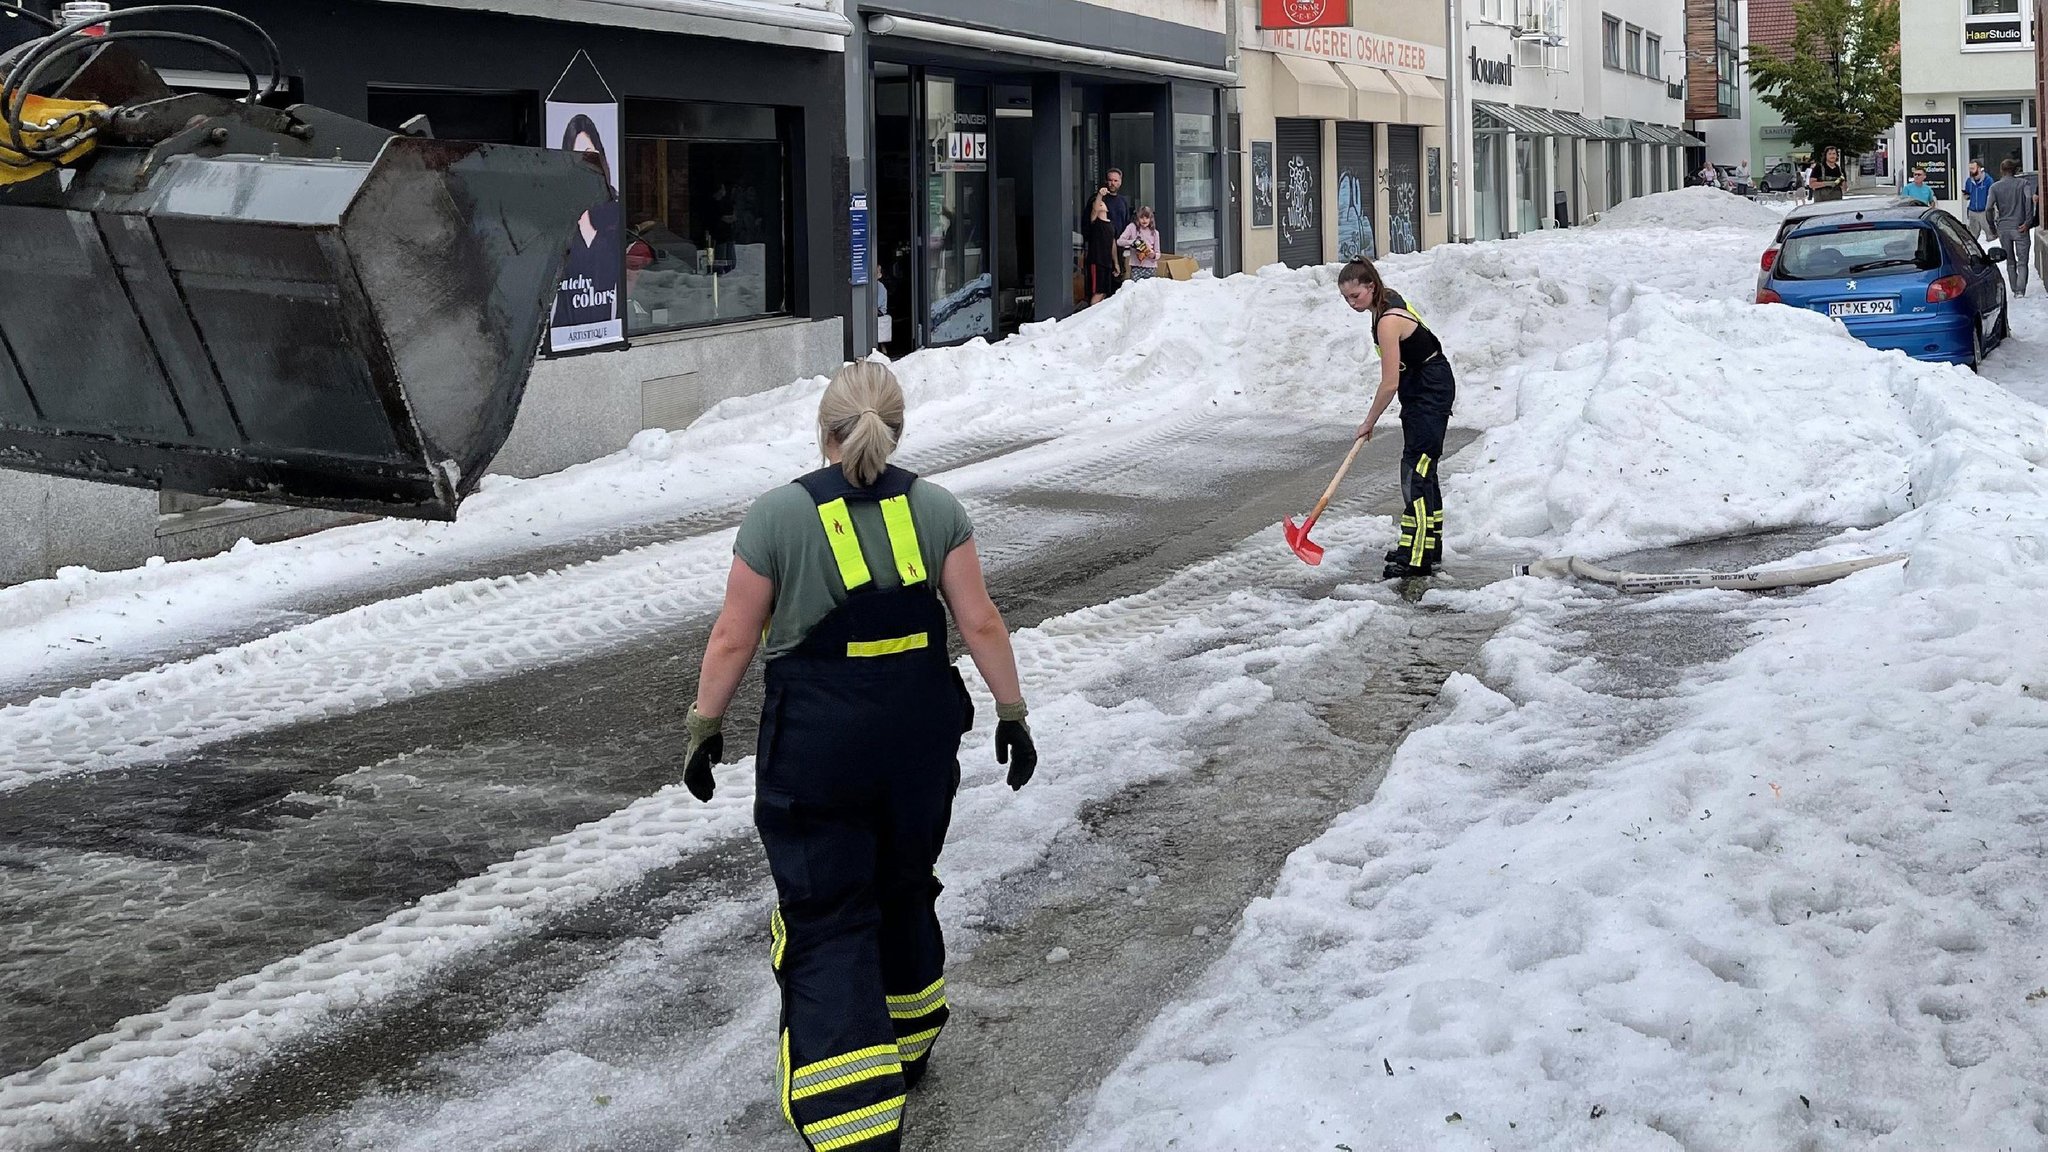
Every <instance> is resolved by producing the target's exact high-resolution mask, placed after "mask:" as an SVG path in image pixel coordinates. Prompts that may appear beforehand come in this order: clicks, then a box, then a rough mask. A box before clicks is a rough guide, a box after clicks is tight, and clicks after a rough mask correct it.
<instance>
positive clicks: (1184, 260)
mask: <svg viewBox="0 0 2048 1152" xmlns="http://www.w3.org/2000/svg"><path fill="white" fill-rule="evenodd" d="M1200 267H1201V266H1200V265H1199V264H1196V263H1195V258H1194V257H1193V256H1175V255H1173V254H1172V253H1170V252H1162V253H1160V254H1159V275H1161V276H1162V277H1165V278H1166V279H1168V280H1193V279H1194V278H1195V272H1196V270H1197V269H1199V268H1200Z"/></svg>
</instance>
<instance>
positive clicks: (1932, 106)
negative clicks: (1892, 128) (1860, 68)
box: [1896, 0, 2042, 214]
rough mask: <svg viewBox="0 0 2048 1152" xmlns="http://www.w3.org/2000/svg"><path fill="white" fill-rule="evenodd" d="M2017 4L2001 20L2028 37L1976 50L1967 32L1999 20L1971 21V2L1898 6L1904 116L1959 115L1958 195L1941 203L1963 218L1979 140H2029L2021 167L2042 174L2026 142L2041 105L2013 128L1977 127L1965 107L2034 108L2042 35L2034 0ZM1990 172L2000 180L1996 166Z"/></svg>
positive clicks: (1913, 0) (1983, 122)
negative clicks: (1965, 185) (1963, 194)
mask: <svg viewBox="0 0 2048 1152" xmlns="http://www.w3.org/2000/svg"><path fill="white" fill-rule="evenodd" d="M2011 6H2012V7H2013V8H2015V9H2017V11H2015V12H2014V13H2012V14H2011V15H2009V16H2005V17H2003V18H2002V19H2005V20H2013V21H2018V22H2019V23H2020V26H2021V32H2022V39H2021V40H2020V41H2019V42H2018V43H2003V44H1982V45H1973V46H1966V45H1965V43H1964V40H1965V36H1966V30H1967V29H1972V28H1975V29H1979V30H1989V29H1991V28H1992V27H1994V26H1995V25H1996V23H1997V22H1998V21H1999V20H2000V19H2001V17H1999V16H1996V15H1985V16H1978V17H1976V18H1974V19H1970V18H1966V14H1967V13H1969V12H1970V11H1971V9H1972V4H1971V0H1904V2H1903V3H1901V4H1900V6H1899V40H1900V48H1901V59H1900V83H1901V87H1902V89H1903V94H1904V103H1905V114H1906V115H1907V116H1908V117H1918V116H1942V117H1954V118H1955V125H1956V155H1955V168H1956V178H1955V182H1954V184H1953V187H1954V188H1955V189H1956V191H1957V192H1958V198H1954V199H1950V200H1946V201H1943V206H1944V207H1946V208H1948V209H1949V210H1951V211H1954V212H1957V213H1958V214H1960V213H1961V211H1962V208H1963V202H1962V200H1961V199H1960V198H1959V195H1960V191H1961V185H1962V179H1963V177H1964V176H1965V175H1966V174H1967V173H1968V171H1969V160H1970V154H1971V145H1972V143H1973V142H1975V143H1978V144H1980V145H1983V144H1988V143H1989V142H1990V141H1993V140H2000V141H2002V140H2007V139H2019V140H2021V141H2022V142H2023V143H2022V146H2021V157H2022V160H2023V162H2027V163H2030V164H2031V165H2032V166H2033V167H2035V168H2036V169H2037V170H2038V168H2039V166H2040V163H2041V157H2040V156H2039V155H2038V154H2036V149H2035V147H2034V146H2033V144H2032V142H2031V141H2030V140H2028V139H2027V138H2029V137H2031V136H2033V134H2034V131H2035V129H2034V125H2035V124H2038V123H2039V117H2040V116H2041V109H2040V108H2039V107H2032V117H2033V118H2032V119H2029V120H2027V121H2026V122H2025V123H2024V124H2023V125H2016V126H2012V127H2009V128H2008V127H1994V126H1993V124H1992V122H1991V121H1990V120H1989V119H1988V118H1983V117H1979V118H1977V119H1975V121H1974V122H1973V120H1972V118H1971V117H1970V116H1969V112H1970V109H1969V108H1968V107H1967V105H1970V104H1975V103H2001V104H2002V103H2007V102H2011V101H2021V102H2023V106H2032V105H2034V104H2035V101H2034V100H2033V97H2034V52H2035V50H2036V45H2038V44H2039V42H2040V39H2041V31H2042V30H2041V29H2038V28H2035V27H2034V20H2033V13H2032V12H2031V11H2030V9H2031V8H2032V4H2031V3H2028V2H2027V0H2018V2H2016V3H2013V4H2012V5H2011ZM1896 155H1898V156H1899V162H1900V165H1901V166H1903V165H1904V164H1905V163H1906V162H1907V157H1906V156H1905V155H1904V154H1903V153H1897V154H1896ZM1992 175H1993V176H1996V175H1997V169H1996V167H1995V165H1994V167H1993V169H1992Z"/></svg>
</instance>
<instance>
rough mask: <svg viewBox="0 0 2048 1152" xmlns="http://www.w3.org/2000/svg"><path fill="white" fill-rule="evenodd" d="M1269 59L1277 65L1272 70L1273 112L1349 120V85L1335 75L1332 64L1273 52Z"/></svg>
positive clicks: (1282, 114)
mask: <svg viewBox="0 0 2048 1152" xmlns="http://www.w3.org/2000/svg"><path fill="white" fill-rule="evenodd" d="M1273 60H1274V62H1276V63H1278V64H1279V65H1280V67H1279V69H1278V70H1276V71H1275V72H1274V73H1273V111H1274V113H1275V114H1276V115H1280V116H1305V117H1308V118H1311V119H1316V120H1349V119H1351V85H1349V84H1346V83H1345V82H1344V78H1343V77H1342V76H1339V75H1338V74H1337V67H1336V65H1334V64H1331V63H1330V62H1329V61H1327V60H1311V59H1309V58H1308V57H1306V56H1286V55H1276V56H1274V57H1273Z"/></svg>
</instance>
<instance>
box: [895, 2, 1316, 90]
mask: <svg viewBox="0 0 2048 1152" xmlns="http://www.w3.org/2000/svg"><path fill="white" fill-rule="evenodd" d="M868 32H869V34H871V35H875V36H899V37H902V38H904V39H908V40H924V41H927V42H930V43H933V44H950V45H952V46H954V47H956V48H973V49H976V50H978V51H982V52H994V53H1000V54H1003V55H1007V56H1018V57H1022V58H1024V59H1035V60H1054V61H1058V62H1060V63H1065V64H1079V65H1081V66H1083V67H1088V68H1101V69H1105V70H1107V71H1113V72H1138V73H1143V74H1145V75H1148V76H1165V77H1168V78H1170V79H1174V80H1192V81H1195V82H1197V83H1202V84H1221V85H1227V86H1231V87H1235V86H1236V84H1237V73H1235V72H1232V71H1230V70H1229V69H1227V68H1207V67H1204V66H1202V65H1200V64H1183V63H1181V62H1180V61H1178V60H1161V59H1159V58H1158V57H1156V56H1138V55H1133V54H1131V53H1129V52H1108V51H1105V50H1103V49H1101V48H1088V47H1084V46H1082V45H1079V44H1064V43H1061V42H1060V41H1057V40H1041V39H1039V38H1037V37H1035V36H1018V35H1015V34H1013V33H1009V32H988V31H984V30H983V29H980V28H967V27H963V26H961V25H959V24H944V23H941V22H939V21H937V20H913V19H911V18H910V17H908V16H870V17H868ZM1330 76H1331V81H1332V82H1333V83H1335V84H1336V85H1337V86H1338V87H1339V88H1340V89H1342V90H1343V92H1344V101H1345V104H1346V105H1347V106H1348V105H1349V104H1350V101H1351V89H1349V88H1346V87H1344V82H1343V81H1342V80H1339V79H1337V78H1336V73H1335V72H1332V73H1331V74H1330Z"/></svg>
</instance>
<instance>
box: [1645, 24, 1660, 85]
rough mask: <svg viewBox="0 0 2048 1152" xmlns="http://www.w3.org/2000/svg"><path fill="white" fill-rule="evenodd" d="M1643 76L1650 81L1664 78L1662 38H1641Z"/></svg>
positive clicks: (1646, 36)
mask: <svg viewBox="0 0 2048 1152" xmlns="http://www.w3.org/2000/svg"><path fill="white" fill-rule="evenodd" d="M1643 75H1645V76H1648V77H1649V78H1650V79H1652V80H1662V79H1663V78H1664V38H1663V37H1662V36H1657V35H1645V36H1644V37H1643Z"/></svg>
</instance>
